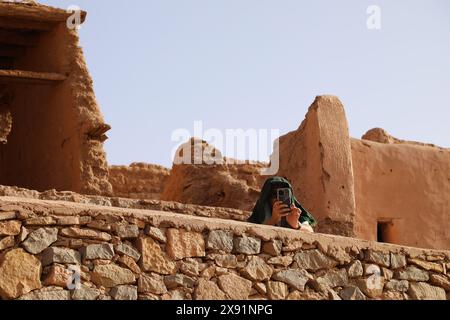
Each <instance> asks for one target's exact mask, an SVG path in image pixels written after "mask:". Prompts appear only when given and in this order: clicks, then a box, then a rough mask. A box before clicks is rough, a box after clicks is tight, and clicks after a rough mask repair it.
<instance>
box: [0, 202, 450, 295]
mask: <svg viewBox="0 0 450 320" xmlns="http://www.w3.org/2000/svg"><path fill="white" fill-rule="evenodd" d="M448 268H450V252H448V251H436V250H421V249H414V248H407V247H400V246H394V245H381V244H376V243H373V242H368V241H363V240H354V239H349V238H344V237H338V236H328V235H314V234H306V233H300V232H297V231H294V230H288V229H279V228H274V227H269V226H259V225H251V224H247V223H242V222H236V221H227V220H219V219H211V218H204V217H193V216H183V215H179V214H174V213H169V212H161V211H151V210H135V209H123V208H111V207H101V206H93V205H87V204H80V203H74V202H63V201H49V200H36V199H24V198H13V197H1V198H0V297H1V299H7V300H8V299H33V300H34V299H46V300H52V299H65V300H67V299H74V300H79V299H88V300H95V299H117V300H121V299H130V300H134V299H141V300H144V299H150V300H152V299H156V300H158V299H198V300H201V299H217V300H225V299H273V300H275V299H337V300H339V299H450V294H449V290H450V279H449V277H448V275H447V269H448ZM77 270H78V272H77ZM74 272H75V274H79V275H80V281H81V285H80V287H79V288H77V289H75V288H73V287H70V286H69V287H68V285H67V284H68V283H70V279H71V277H72V275H73V274H74ZM75 278H76V277H75ZM75 282H76V281H75ZM70 289H72V290H70Z"/></svg>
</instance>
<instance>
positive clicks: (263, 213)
mask: <svg viewBox="0 0 450 320" xmlns="http://www.w3.org/2000/svg"><path fill="white" fill-rule="evenodd" d="M274 188H289V189H291V194H292V199H291V200H292V203H294V204H295V206H296V207H297V208H299V209H300V210H302V214H301V216H300V219H299V221H300V223H301V224H302V223H305V222H308V223H309V225H310V226H315V225H316V224H317V223H316V220H315V219H314V217H313V216H312V215H311V214H310V213H309V212H308V211H306V210H305V209H304V208H303V207H302V205H301V204H300V202H298V201H297V199H296V198H295V196H294V192H293V189H292V186H291V184H290V183H289V181H287V180H286V179H284V178H281V177H273V178H270V179H268V180H267V181H266V183H265V184H264V186H263V188H262V190H261V195H260V197H259V200H258V202H256V205H255V208H254V209H253V213H252V215H251V217H250V218H249V219H248V222H250V223H258V224H263V223H264V222H265V221H267V220H268V219H270V217H272V207H271V205H270V195H271V193H272V190H273V189H274ZM281 227H284V228H292V227H291V226H290V225H289V224H288V223H287V221H286V219H285V218H283V219H282V220H281Z"/></svg>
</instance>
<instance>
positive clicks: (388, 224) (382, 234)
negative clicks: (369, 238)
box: [377, 220, 397, 243]
mask: <svg viewBox="0 0 450 320" xmlns="http://www.w3.org/2000/svg"><path fill="white" fill-rule="evenodd" d="M396 237H397V233H396V230H395V225H394V222H393V221H392V220H389V221H386V220H384V221H378V223H377V241H378V242H383V243H396V242H397V240H396Z"/></svg>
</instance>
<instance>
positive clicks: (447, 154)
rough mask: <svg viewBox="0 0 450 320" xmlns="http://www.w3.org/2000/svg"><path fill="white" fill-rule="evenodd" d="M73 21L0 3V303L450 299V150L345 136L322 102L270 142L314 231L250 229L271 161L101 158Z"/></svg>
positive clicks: (337, 109) (95, 111) (333, 106)
mask: <svg viewBox="0 0 450 320" xmlns="http://www.w3.org/2000/svg"><path fill="white" fill-rule="evenodd" d="M85 16H86V14H85V13H84V12H83V13H82V14H81V17H82V20H84V18H85ZM68 17H69V14H68V13H67V12H66V11H64V10H60V9H55V8H50V7H47V6H42V5H39V4H36V3H34V2H33V1H24V2H22V3H11V2H5V1H0V300H10V299H23V300H29V299H31V300H69V299H72V300H110V299H115V300H137V299H140V300H160V299H163V300H164V299H198V300H202V299H209V300H211V299H213V300H225V299H234V300H238V299H271V300H277V299H293V300H301V299H332V300H341V299H344V300H365V299H396V300H406V299H438V300H445V299H447V300H450V277H449V274H448V269H449V268H450V252H449V251H446V250H448V249H449V248H450V234H449V233H448V232H449V231H448V230H450V219H448V217H449V211H450V198H449V196H448V195H449V194H450V150H448V149H443V148H439V147H436V146H433V145H426V144H422V143H417V142H411V141H403V140H399V139H396V138H394V137H391V136H390V135H389V134H387V133H386V132H384V131H383V130H382V129H373V130H371V131H369V132H368V133H367V134H366V135H365V136H364V137H363V139H362V140H359V139H353V138H351V137H350V135H349V130H348V124H347V120H346V117H345V112H344V107H343V105H342V103H341V102H340V101H339V99H338V98H336V97H333V96H322V97H317V99H316V100H315V102H314V103H313V105H312V106H311V107H310V109H309V111H308V113H307V115H306V118H305V120H304V121H303V123H302V124H301V126H300V127H299V129H298V130H296V131H293V132H291V133H289V134H287V135H285V136H283V137H280V139H279V143H278V144H276V146H277V148H275V152H276V153H279V164H280V170H279V172H278V174H277V175H281V176H285V177H286V178H288V179H289V180H290V181H291V182H292V184H293V186H294V189H295V193H296V195H297V197H298V198H299V200H300V201H301V202H302V203H303V204H304V206H305V207H306V208H307V209H308V210H309V211H311V213H313V214H314V216H315V217H316V218H317V220H318V222H319V224H318V227H317V231H318V234H307V233H303V232H298V231H295V230H289V229H283V228H276V227H269V226H261V225H254V224H248V223H246V222H245V221H246V220H247V218H248V217H249V215H250V210H251V209H252V207H253V205H254V203H255V201H256V199H257V198H258V195H259V190H260V188H261V186H262V184H263V183H264V181H265V179H266V178H267V177H265V176H262V175H261V174H260V171H261V170H262V169H264V168H266V167H267V166H268V164H264V163H246V164H236V163H235V161H231V160H232V159H225V158H224V157H223V156H222V155H221V153H220V151H219V150H217V149H215V148H214V147H213V146H210V145H208V144H207V143H206V142H204V141H201V140H196V139H193V140H191V141H189V142H188V143H187V144H185V145H184V146H182V147H181V148H180V149H179V150H178V152H177V155H176V159H175V164H174V166H173V168H172V169H166V168H163V167H160V166H154V165H146V164H141V163H136V164H132V165H131V166H129V167H127V166H112V167H110V168H108V166H107V162H106V158H105V153H104V151H103V142H104V141H105V139H106V138H107V137H106V136H105V133H106V132H107V131H108V130H109V129H110V127H109V126H108V125H107V124H105V123H104V121H103V118H102V116H101V113H100V111H99V107H98V105H97V103H96V101H95V96H94V92H93V88H92V80H91V78H90V76H89V74H88V71H87V67H86V65H85V62H84V59H83V55H82V51H81V48H80V47H79V46H78V37H77V34H76V30H72V29H70V28H68V27H67V25H66V20H67V18H68ZM193 145H199V148H198V149H195V148H192V146H193ZM205 150H207V151H208V152H207V153H206V154H207V155H208V157H206V158H205V157H204V154H205V152H204V151H205ZM186 155H189V156H190V161H191V163H180V161H179V160H180V159H179V158H183V157H184V156H186ZM211 157H212V158H211ZM272 159H276V157H273V158H272ZM210 160H220V163H219V164H210ZM2 185H6V186H2ZM57 190H58V191H57ZM319 233H328V234H334V235H326V234H319ZM343 236H345V237H343ZM352 238H354V239H352ZM356 238H360V239H356ZM361 239H365V240H361ZM376 241H379V242H389V243H393V244H401V245H402V246H398V245H393V244H380V243H376ZM411 246H414V247H423V248H432V249H433V248H434V249H439V250H431V249H416V248H412V247H411ZM74 274H78V275H79V276H80V278H79V279H80V281H79V282H77V280H76V279H77V277H75V278H74V277H73V275H74Z"/></svg>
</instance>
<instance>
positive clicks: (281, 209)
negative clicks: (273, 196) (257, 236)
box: [270, 201, 291, 225]
mask: <svg viewBox="0 0 450 320" xmlns="http://www.w3.org/2000/svg"><path fill="white" fill-rule="evenodd" d="M290 212H291V209H290V208H289V207H288V206H287V205H285V204H284V203H283V202H281V201H276V202H275V203H274V204H273V208H272V218H271V219H270V220H271V223H270V224H272V225H275V224H277V223H279V222H280V221H281V218H283V217H287V216H288V215H289V214H290Z"/></svg>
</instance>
